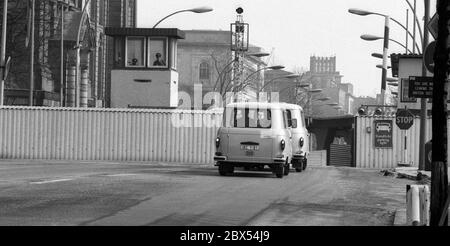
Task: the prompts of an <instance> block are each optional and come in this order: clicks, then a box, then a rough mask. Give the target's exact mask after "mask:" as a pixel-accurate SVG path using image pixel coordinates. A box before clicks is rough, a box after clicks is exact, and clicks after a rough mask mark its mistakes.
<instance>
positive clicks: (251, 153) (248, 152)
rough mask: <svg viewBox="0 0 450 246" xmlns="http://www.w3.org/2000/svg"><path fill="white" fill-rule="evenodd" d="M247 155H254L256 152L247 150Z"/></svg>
mask: <svg viewBox="0 0 450 246" xmlns="http://www.w3.org/2000/svg"><path fill="white" fill-rule="evenodd" d="M245 155H246V156H254V155H255V152H253V151H246V152H245Z"/></svg>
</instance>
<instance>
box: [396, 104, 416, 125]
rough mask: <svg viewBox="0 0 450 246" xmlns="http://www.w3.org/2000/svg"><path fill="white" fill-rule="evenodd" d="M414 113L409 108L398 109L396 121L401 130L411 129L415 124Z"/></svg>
mask: <svg viewBox="0 0 450 246" xmlns="http://www.w3.org/2000/svg"><path fill="white" fill-rule="evenodd" d="M414 118H415V117H414V115H413V114H412V113H411V112H409V110H407V109H399V110H397V116H396V118H395V123H396V124H397V126H398V127H399V128H400V129H401V130H409V128H411V127H412V126H413V125H414Z"/></svg>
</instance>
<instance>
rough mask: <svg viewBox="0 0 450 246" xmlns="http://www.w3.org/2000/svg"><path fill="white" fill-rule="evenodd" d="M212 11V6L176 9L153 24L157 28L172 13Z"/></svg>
mask: <svg viewBox="0 0 450 246" xmlns="http://www.w3.org/2000/svg"><path fill="white" fill-rule="evenodd" d="M210 11H213V9H212V8H210V7H199V8H193V9H184V10H179V11H176V12H174V13H172V14H170V15H168V16H166V17H164V18H162V19H161V20H159V21H158V22H157V23H156V24H155V25H154V26H153V28H156V26H158V25H159V23H161V22H162V21H164V20H165V19H167V18H169V17H171V16H172V15H176V14H179V13H183V12H193V13H196V14H201V13H206V12H210Z"/></svg>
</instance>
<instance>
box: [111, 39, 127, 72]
mask: <svg viewBox="0 0 450 246" xmlns="http://www.w3.org/2000/svg"><path fill="white" fill-rule="evenodd" d="M124 41H125V39H124V38H119V37H117V38H115V39H114V67H123V66H125V61H124V55H125V42H124Z"/></svg>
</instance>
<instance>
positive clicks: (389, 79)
mask: <svg viewBox="0 0 450 246" xmlns="http://www.w3.org/2000/svg"><path fill="white" fill-rule="evenodd" d="M386 81H387V82H389V83H394V82H398V78H386Z"/></svg>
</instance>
